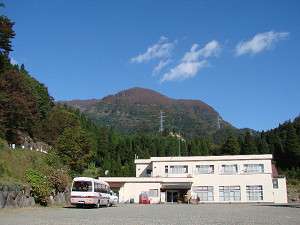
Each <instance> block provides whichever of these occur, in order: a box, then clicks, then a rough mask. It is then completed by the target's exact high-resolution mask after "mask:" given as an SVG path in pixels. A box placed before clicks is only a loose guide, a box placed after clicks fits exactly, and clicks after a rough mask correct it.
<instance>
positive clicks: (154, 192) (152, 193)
mask: <svg viewBox="0 0 300 225" xmlns="http://www.w3.org/2000/svg"><path fill="white" fill-rule="evenodd" d="M148 196H149V197H158V189H149V192H148Z"/></svg>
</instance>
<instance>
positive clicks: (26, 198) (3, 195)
mask: <svg viewBox="0 0 300 225" xmlns="http://www.w3.org/2000/svg"><path fill="white" fill-rule="evenodd" d="M34 205H35V200H34V198H33V197H32V196H31V194H30V188H29V187H20V186H9V185H0V208H22V207H31V206H34Z"/></svg>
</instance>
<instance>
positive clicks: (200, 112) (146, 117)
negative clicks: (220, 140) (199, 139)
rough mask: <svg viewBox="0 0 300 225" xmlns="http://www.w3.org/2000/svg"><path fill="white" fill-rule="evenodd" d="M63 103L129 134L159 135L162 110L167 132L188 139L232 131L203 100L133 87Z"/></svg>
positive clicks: (99, 122)
mask: <svg viewBox="0 0 300 225" xmlns="http://www.w3.org/2000/svg"><path fill="white" fill-rule="evenodd" d="M62 103H64V104H66V105H68V106H71V107H74V108H77V109H79V110H80V111H81V112H83V113H85V114H86V115H87V116H88V117H89V118H91V119H92V120H93V121H95V122H96V123H97V124H101V125H104V126H109V127H113V128H115V129H117V130H119V131H121V132H127V133H134V132H142V131H143V132H157V131H158V130H159V127H160V111H162V112H163V115H164V117H163V119H164V123H163V124H164V128H165V129H167V130H169V131H172V130H176V131H177V132H178V131H179V132H181V133H183V134H184V135H186V136H206V135H210V134H212V133H214V132H216V131H217V130H219V128H233V126H232V125H230V124H229V123H228V122H226V121H224V120H223V119H222V118H221V116H220V115H219V113H218V112H217V111H216V110H215V109H214V108H212V107H211V106H209V105H208V104H206V103H204V102H202V101H200V100H184V99H172V98H169V97H167V96H165V95H163V94H160V93H158V92H156V91H153V90H150V89H146V88H139V87H135V88H131V89H128V90H124V91H121V92H119V93H117V94H115V95H108V96H106V97H104V98H102V99H99V100H97V99H90V100H71V101H65V102H62ZM233 129H234V128H233Z"/></svg>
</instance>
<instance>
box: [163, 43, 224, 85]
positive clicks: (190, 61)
mask: <svg viewBox="0 0 300 225" xmlns="http://www.w3.org/2000/svg"><path fill="white" fill-rule="evenodd" d="M220 51H221V46H220V44H219V43H218V42H217V41H215V40H213V41H210V42H208V43H207V44H206V45H205V46H204V47H203V48H201V49H199V45H198V44H193V46H192V47H191V49H190V51H189V52H186V53H185V54H184V56H183V58H182V59H181V60H180V62H179V64H178V65H176V66H175V67H174V68H172V69H170V70H169V71H168V72H167V73H165V74H164V75H163V77H162V78H161V80H160V82H161V83H162V82H165V81H173V80H185V79H188V78H192V77H194V76H196V75H197V73H198V72H199V71H200V70H201V69H203V68H205V67H207V66H208V65H209V63H208V61H207V58H209V57H214V56H218V55H219V53H220Z"/></svg>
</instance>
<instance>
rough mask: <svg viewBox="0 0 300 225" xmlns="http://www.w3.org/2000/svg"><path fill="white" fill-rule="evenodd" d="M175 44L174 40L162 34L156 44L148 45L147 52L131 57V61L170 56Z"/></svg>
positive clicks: (141, 61) (139, 61)
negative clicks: (170, 40) (171, 40)
mask: <svg viewBox="0 0 300 225" xmlns="http://www.w3.org/2000/svg"><path fill="white" fill-rule="evenodd" d="M174 46H175V43H174V42H169V40H168V38H167V37H164V36H162V37H160V39H159V41H158V42H157V43H156V44H154V45H152V46H150V47H148V48H147V50H146V52H144V53H142V54H139V55H137V56H135V57H133V58H131V60H130V61H131V62H132V63H143V62H148V61H150V60H152V59H162V58H168V57H170V55H171V53H172V51H173V49H174Z"/></svg>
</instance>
